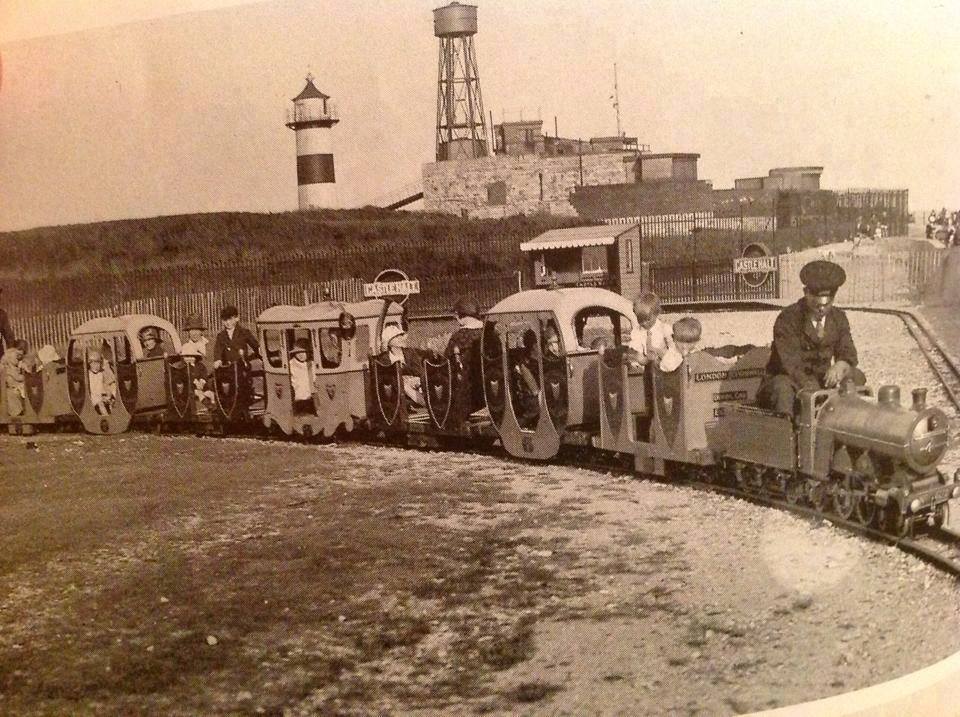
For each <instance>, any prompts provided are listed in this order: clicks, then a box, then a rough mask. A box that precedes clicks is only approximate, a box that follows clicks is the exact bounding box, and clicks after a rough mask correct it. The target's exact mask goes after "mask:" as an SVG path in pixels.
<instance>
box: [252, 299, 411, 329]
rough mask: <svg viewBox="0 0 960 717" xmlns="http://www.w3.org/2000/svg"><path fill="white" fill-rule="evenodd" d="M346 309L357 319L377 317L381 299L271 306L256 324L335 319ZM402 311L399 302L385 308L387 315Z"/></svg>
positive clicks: (381, 306)
mask: <svg viewBox="0 0 960 717" xmlns="http://www.w3.org/2000/svg"><path fill="white" fill-rule="evenodd" d="M343 311H346V312H348V313H349V314H351V315H352V316H353V318H355V319H357V320H358V321H359V320H362V319H376V318H379V316H380V313H381V312H382V311H383V299H368V300H367V301H357V302H352V303H350V302H343V301H321V302H319V303H316V304H306V305H304V306H289V305H280V306H271V307H270V308H268V309H264V310H263V311H261V312H260V315H259V316H258V317H257V323H258V324H293V323H305V322H315V321H336V320H337V319H338V318H339V316H340V314H341V312H343ZM402 312H403V309H402V307H401V306H400V305H399V304H392V305H391V306H390V308H389V309H388V310H387V315H388V316H396V315H399V314H401V313H402Z"/></svg>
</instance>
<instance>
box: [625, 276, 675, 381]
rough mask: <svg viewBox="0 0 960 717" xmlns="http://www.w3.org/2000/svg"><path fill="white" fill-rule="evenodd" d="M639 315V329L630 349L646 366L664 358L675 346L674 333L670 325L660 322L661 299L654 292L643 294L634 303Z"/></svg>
mask: <svg viewBox="0 0 960 717" xmlns="http://www.w3.org/2000/svg"><path fill="white" fill-rule="evenodd" d="M633 313H634V314H636V315H637V328H635V329H634V330H633V332H632V336H631V337H630V348H632V349H633V350H634V351H635V352H636V353H637V354H638V356H639V363H641V364H646V363H649V362H650V361H654V360H658V359H660V358H662V357H663V355H664V354H665V353H666V352H667V350H668V349H669V348H670V347H671V346H673V331H672V329H671V327H670V324H667V323H665V322H663V321H661V320H660V297H658V296H657V295H656V294H654V293H652V292H647V293H645V294H641V295H640V296H638V297H637V298H636V300H634V302H633Z"/></svg>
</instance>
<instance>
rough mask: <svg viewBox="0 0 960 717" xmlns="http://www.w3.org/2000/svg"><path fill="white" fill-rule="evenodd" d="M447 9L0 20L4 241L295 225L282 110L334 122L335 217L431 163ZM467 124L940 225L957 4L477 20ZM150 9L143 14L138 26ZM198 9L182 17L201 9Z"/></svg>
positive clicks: (957, 132)
mask: <svg viewBox="0 0 960 717" xmlns="http://www.w3.org/2000/svg"><path fill="white" fill-rule="evenodd" d="M442 4H446V0H434V1H432V2H431V1H428V0H391V1H389V2H387V1H385V0H381V1H379V2H376V1H374V0H355V1H353V2H343V0H283V1H279V2H278V1H275V0H270V1H267V2H254V3H242V4H238V3H236V2H230V1H229V0H164V2H161V3H158V2H155V0H149V1H148V0H86V1H82V0H13V1H10V0H0V58H2V80H0V231H3V230H10V229H22V228H28V227H34V226H45V225H53V224H70V223H81V222H89V221H98V220H107V219H122V218H128V217H144V216H156V215H164V214H182V213H190V212H210V211H255V212H263V211H274V212H275V211H287V210H291V209H296V207H297V185H296V160H295V157H296V152H295V146H294V136H293V132H292V131H291V130H289V129H287V128H286V127H285V126H284V124H283V123H284V113H285V111H286V109H287V107H289V106H290V98H292V97H293V96H294V95H296V94H297V93H298V92H299V91H300V90H301V89H302V87H303V83H304V75H305V74H306V71H307V69H308V67H309V69H310V70H311V71H312V72H313V74H314V75H315V76H316V84H317V85H318V87H320V89H322V90H323V91H324V92H326V93H327V94H329V95H331V96H332V98H333V101H335V102H336V103H337V106H338V108H339V113H340V117H341V122H340V124H339V125H337V126H336V128H335V129H334V130H333V134H332V136H333V143H334V152H335V156H336V159H335V161H336V172H337V184H338V194H339V201H340V204H341V205H342V206H358V205H361V204H364V203H367V202H371V201H374V200H375V199H377V198H378V197H381V196H383V195H387V194H390V193H391V192H392V191H393V190H395V189H397V188H398V187H401V186H403V185H407V184H408V183H410V182H413V181H415V180H417V179H418V178H419V176H420V167H421V165H422V163H423V162H427V161H431V160H432V159H433V155H434V123H435V121H436V81H437V39H436V38H435V37H434V36H433V25H432V13H431V10H432V9H433V8H434V7H439V6H440V5H442ZM474 4H476V5H478V7H479V34H478V35H477V37H476V40H475V42H476V50H477V57H478V64H479V70H480V81H481V87H482V90H483V99H484V105H485V110H487V111H488V112H490V111H492V112H493V114H494V117H495V120H496V121H497V122H499V121H500V120H501V118H502V116H504V112H505V115H506V118H507V119H518V118H519V116H520V113H521V111H522V112H523V116H524V117H526V118H529V117H535V116H537V115H538V112H539V116H541V117H542V118H543V120H544V128H545V129H546V130H548V131H549V132H551V133H552V131H553V118H554V116H556V117H557V118H558V123H559V129H560V134H561V135H563V136H569V137H583V138H587V137H591V136H596V135H610V134H614V132H615V127H616V117H615V114H614V110H613V107H612V103H611V101H610V100H609V97H610V95H611V94H612V92H613V64H614V63H617V67H618V72H619V80H620V107H621V116H622V125H623V129H624V130H625V131H626V133H627V134H628V135H631V136H637V137H638V138H639V141H640V142H642V143H646V144H650V145H651V147H652V149H653V151H655V152H699V153H700V154H701V158H700V165H699V173H700V178H701V179H709V180H712V181H713V183H714V186H715V187H717V188H723V187H729V186H732V184H733V179H734V178H735V177H745V176H756V175H761V174H766V173H767V170H769V169H770V168H772V167H777V166H786V165H798V164H802V165H809V164H814V165H823V166H824V167H825V171H824V175H823V186H824V187H826V188H837V189H839V188H846V187H884V188H899V187H906V188H908V189H909V190H910V204H911V208H912V209H914V210H919V209H923V208H927V207H929V206H931V205H936V206H938V207H939V206H940V205H946V206H948V207H960V154H958V152H957V141H958V138H960V110H958V104H960V42H958V41H957V32H956V30H957V28H958V27H960V0H946V1H944V0H940V1H939V2H928V1H926V0H899V1H894V0H870V1H869V2H868V1H866V0H863V1H858V2H844V3H838V2H836V1H835V0H807V1H805V2H788V1H786V0H762V1H761V0H738V1H736V2H733V1H726V0H719V1H709V0H646V1H640V0H553V1H552V2H546V1H542V0H522V1H521V0H510V1H508V0H476V2H475V3H474ZM158 8H162V9H158ZM198 10H199V11H198Z"/></svg>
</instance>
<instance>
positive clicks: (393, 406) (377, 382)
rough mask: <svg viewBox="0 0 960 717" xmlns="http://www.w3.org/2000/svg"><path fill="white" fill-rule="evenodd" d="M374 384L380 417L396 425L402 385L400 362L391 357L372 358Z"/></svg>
mask: <svg viewBox="0 0 960 717" xmlns="http://www.w3.org/2000/svg"><path fill="white" fill-rule="evenodd" d="M370 365H371V367H372V373H373V386H374V391H375V392H376V398H377V408H378V409H379V412H380V417H381V418H382V419H383V421H384V422H386V424H387V425H388V426H392V425H394V424H395V423H396V422H397V420H398V418H399V416H400V405H401V400H400V397H401V393H402V390H401V387H400V385H401V384H400V382H401V381H402V380H403V378H402V377H401V375H400V364H399V363H393V362H392V361H390V360H389V359H385V360H381V359H378V358H374V359H371V361H370Z"/></svg>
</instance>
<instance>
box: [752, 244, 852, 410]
mask: <svg viewBox="0 0 960 717" xmlns="http://www.w3.org/2000/svg"><path fill="white" fill-rule="evenodd" d="M846 279H847V275H846V273H845V272H844V271H843V268H842V267H841V266H839V265H837V264H835V263H833V262H832V261H824V260H817V261H812V262H810V263H808V264H806V265H804V267H803V268H802V269H801V270H800V281H801V282H802V283H803V298H802V299H800V300H799V301H797V302H796V303H795V304H791V305H790V306H788V307H787V308H785V309H784V310H783V311H781V312H780V315H779V316H777V320H776V322H774V325H773V346H772V348H771V352H770V360H769V362H768V363H767V375H766V378H764V380H763V383H762V384H761V385H760V389H759V390H758V391H757V404H758V405H759V406H761V407H764V408H769V409H773V410H775V411H778V412H779V413H785V414H789V415H793V413H794V402H795V400H796V396H797V391H799V390H800V389H805V388H812V389H820V388H831V387H833V386H837V385H839V384H840V383H841V382H842V381H845V380H852V381H853V382H854V383H855V384H856V385H858V386H862V385H864V384H865V383H866V377H865V376H864V375H863V372H862V371H861V370H860V369H858V368H857V349H856V347H855V346H854V344H853V337H852V336H851V335H850V323H849V322H848V321H847V315H846V314H845V313H844V312H843V311H842V310H840V309H838V308H837V307H835V306H834V305H833V300H834V297H835V296H836V294H837V289H839V288H840V287H841V286H842V285H843V282H844V281H846Z"/></svg>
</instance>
